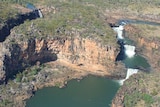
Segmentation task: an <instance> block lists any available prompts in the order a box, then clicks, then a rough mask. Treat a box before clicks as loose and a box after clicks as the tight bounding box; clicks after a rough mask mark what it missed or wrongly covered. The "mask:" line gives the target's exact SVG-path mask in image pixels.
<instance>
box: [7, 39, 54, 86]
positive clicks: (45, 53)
mask: <svg viewBox="0 0 160 107" xmlns="http://www.w3.org/2000/svg"><path fill="white" fill-rule="evenodd" d="M30 43H32V44H30ZM30 43H28V45H29V47H28V49H27V50H25V51H22V49H21V47H20V46H19V45H18V44H13V45H12V47H11V48H10V49H9V50H10V56H9V55H5V58H4V67H5V68H4V70H5V73H6V79H5V83H7V82H8V80H9V79H14V78H15V76H16V74H18V73H20V72H23V71H24V70H25V69H26V68H27V67H31V66H34V65H36V64H37V62H38V63H40V65H41V64H44V63H46V62H50V61H56V60H57V55H56V54H55V53H53V52H51V50H48V49H47V48H44V49H45V50H41V51H40V52H39V53H35V42H34V41H31V42H30ZM26 56H27V57H26Z"/></svg>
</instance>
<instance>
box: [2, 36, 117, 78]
mask: <svg viewBox="0 0 160 107" xmlns="http://www.w3.org/2000/svg"><path fill="white" fill-rule="evenodd" d="M1 47H2V48H3V50H2V51H1V53H3V54H1V67H0V68H3V69H1V81H2V80H4V78H6V79H8V78H11V77H12V76H13V75H15V74H17V72H21V71H23V70H24V69H25V68H26V67H29V66H32V65H35V64H36V63H37V62H40V63H41V64H42V63H45V62H50V61H56V60H62V61H66V62H67V63H69V64H74V65H76V66H82V67H86V69H85V70H86V71H91V70H89V69H88V68H89V67H90V68H94V67H95V68H96V66H97V69H95V71H96V72H103V73H104V74H107V75H109V74H110V73H112V72H111V71H113V69H114V67H115V63H114V61H115V59H116V56H117V54H118V51H117V47H112V46H110V45H102V44H101V43H100V42H98V41H96V40H94V39H91V38H81V37H78V36H77V37H53V38H52V39H29V40H27V41H25V42H18V43H16V42H13V41H12V42H11V41H10V40H6V41H5V42H4V43H1Z"/></svg>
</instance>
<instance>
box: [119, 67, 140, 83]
mask: <svg viewBox="0 0 160 107" xmlns="http://www.w3.org/2000/svg"><path fill="white" fill-rule="evenodd" d="M137 72H138V69H131V68H128V69H127V75H126V78H125V79H122V80H119V81H118V82H119V84H120V85H123V82H124V81H125V80H127V79H128V78H129V77H130V76H131V75H133V74H136V73H137Z"/></svg>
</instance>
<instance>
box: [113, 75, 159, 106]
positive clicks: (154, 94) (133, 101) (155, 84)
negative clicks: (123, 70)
mask: <svg viewBox="0 0 160 107" xmlns="http://www.w3.org/2000/svg"><path fill="white" fill-rule="evenodd" d="M159 76H160V75H159V73H150V74H146V73H138V74H137V75H133V76H131V77H130V78H129V79H128V80H126V81H125V82H124V85H123V86H122V87H121V88H120V89H119V91H118V92H117V95H116V97H115V98H114V100H113V103H114V104H112V106H113V107H159V106H160V93H159V91H160V85H159V81H160V80H159V79H160V77H159Z"/></svg>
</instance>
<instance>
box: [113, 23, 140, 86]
mask: <svg viewBox="0 0 160 107" xmlns="http://www.w3.org/2000/svg"><path fill="white" fill-rule="evenodd" d="M125 25H126V23H123V22H122V24H121V25H120V26H119V27H112V29H113V30H114V31H115V32H116V33H117V39H118V41H122V44H121V45H123V47H124V53H125V54H126V56H127V57H128V58H131V57H134V55H135V46H132V45H128V44H125V45H124V40H123V39H124V37H123V36H122V35H123V30H124V26H125ZM137 72H138V69H131V68H128V70H127V75H126V78H125V79H123V80H119V81H118V82H119V84H120V85H123V82H124V81H125V80H126V79H128V78H129V77H130V76H131V75H133V74H135V73H137Z"/></svg>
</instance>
